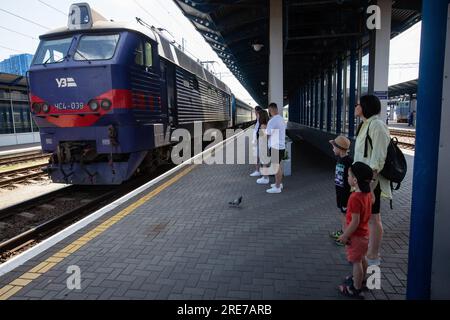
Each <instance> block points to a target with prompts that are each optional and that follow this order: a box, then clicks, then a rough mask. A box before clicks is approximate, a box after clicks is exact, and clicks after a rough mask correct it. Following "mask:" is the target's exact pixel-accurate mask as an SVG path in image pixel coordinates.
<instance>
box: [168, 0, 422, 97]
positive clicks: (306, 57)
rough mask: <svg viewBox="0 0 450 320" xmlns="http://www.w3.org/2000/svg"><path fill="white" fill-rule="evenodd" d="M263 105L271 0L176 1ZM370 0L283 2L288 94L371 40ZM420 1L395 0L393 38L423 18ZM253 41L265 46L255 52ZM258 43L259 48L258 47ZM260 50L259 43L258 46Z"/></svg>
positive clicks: (286, 0) (286, 91)
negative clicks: (367, 26)
mask: <svg viewBox="0 0 450 320" xmlns="http://www.w3.org/2000/svg"><path fill="white" fill-rule="evenodd" d="M174 1H175V3H176V4H177V5H178V6H179V7H180V8H181V10H182V11H183V13H184V15H185V16H186V17H187V18H189V19H190V20H191V22H192V23H193V25H194V26H195V28H196V29H197V30H198V31H199V32H200V33H201V34H202V35H203V37H204V38H205V40H206V41H207V42H208V43H209V44H210V45H211V47H212V48H213V50H214V51H215V52H216V53H217V54H218V55H219V57H220V58H221V59H222V60H223V62H224V63H225V64H226V65H227V66H228V68H229V69H230V70H231V71H232V72H233V74H234V75H235V76H236V77H237V78H238V80H239V81H240V82H241V83H242V84H243V86H244V87H245V88H246V89H247V90H248V92H249V93H250V94H251V95H252V97H253V98H254V99H255V100H256V101H257V102H258V103H259V104H261V105H263V106H265V105H267V91H268V62H269V0H174ZM371 4H373V1H370V0H284V2H283V6H284V29H285V30H284V88H285V96H288V95H289V93H290V92H291V91H292V90H293V89H295V88H297V87H298V86H299V85H300V84H302V83H305V82H306V81H307V80H308V79H311V78H312V77H315V76H317V75H318V74H319V73H320V72H321V71H322V70H324V69H325V68H328V67H329V66H330V65H331V64H332V63H333V62H334V61H335V60H336V58H337V57H338V56H339V55H344V54H346V53H347V52H348V50H349V49H350V48H351V46H352V45H355V43H356V44H360V45H361V44H362V45H364V44H365V43H367V42H368V40H369V33H368V30H367V28H365V27H364V26H365V21H366V12H365V11H366V8H367V7H368V6H369V5H371ZM421 5H422V1H421V0H394V1H393V11H392V37H395V36H396V35H398V34H400V33H401V32H403V31H404V30H406V29H407V28H409V27H410V26H412V25H413V24H415V23H416V22H418V21H419V20H420V19H421V12H420V11H421ZM254 45H263V47H262V48H261V50H259V51H255V49H254V47H255V46H254ZM259 47H260V46H259ZM256 48H258V46H256Z"/></svg>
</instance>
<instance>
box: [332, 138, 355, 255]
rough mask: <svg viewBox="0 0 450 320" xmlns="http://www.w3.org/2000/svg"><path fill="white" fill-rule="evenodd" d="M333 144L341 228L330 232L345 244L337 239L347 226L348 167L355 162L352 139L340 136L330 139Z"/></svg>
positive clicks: (340, 244)
mask: <svg viewBox="0 0 450 320" xmlns="http://www.w3.org/2000/svg"><path fill="white" fill-rule="evenodd" d="M330 143H331V145H332V146H333V152H334V155H335V156H336V159H337V160H336V174H335V179H334V182H335V185H336V203H337V207H338V209H339V215H340V219H341V229H340V230H337V231H334V232H332V233H331V234H330V237H332V238H333V239H335V243H336V244H337V245H338V246H342V245H343V244H342V243H341V242H339V241H336V240H337V239H338V238H339V237H340V236H341V235H342V233H343V230H344V228H345V213H346V212H347V202H348V198H349V197H350V185H349V184H348V181H347V180H348V169H349V168H350V166H351V165H352V163H353V159H352V158H351V157H350V156H349V155H348V152H349V150H350V144H351V142H350V140H349V139H347V138H346V137H344V136H339V137H337V138H336V139H335V140H331V141H330Z"/></svg>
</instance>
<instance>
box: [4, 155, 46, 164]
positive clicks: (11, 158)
mask: <svg viewBox="0 0 450 320" xmlns="http://www.w3.org/2000/svg"><path fill="white" fill-rule="evenodd" d="M49 157H50V155H49V154H43V153H42V152H41V151H30V152H23V153H19V154H14V155H7V156H2V157H0V166H9V165H13V164H18V163H23V162H30V161H38V160H48V159H49Z"/></svg>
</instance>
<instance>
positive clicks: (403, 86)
mask: <svg viewBox="0 0 450 320" xmlns="http://www.w3.org/2000/svg"><path fill="white" fill-rule="evenodd" d="M418 86H419V79H416V80H410V81H406V82H402V83H398V84H395V85H392V86H390V87H389V97H390V98H394V97H400V96H403V95H405V94H408V95H413V94H417V90H418Z"/></svg>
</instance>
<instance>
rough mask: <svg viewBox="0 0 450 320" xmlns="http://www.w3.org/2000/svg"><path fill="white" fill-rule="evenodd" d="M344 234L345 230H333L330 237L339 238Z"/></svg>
mask: <svg viewBox="0 0 450 320" xmlns="http://www.w3.org/2000/svg"><path fill="white" fill-rule="evenodd" d="M342 234H343V232H342V231H341V230H338V231H333V232H331V233H330V238H333V239H335V240H337V239H338V238H339V237H340V236H341V235H342Z"/></svg>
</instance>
